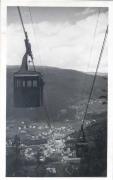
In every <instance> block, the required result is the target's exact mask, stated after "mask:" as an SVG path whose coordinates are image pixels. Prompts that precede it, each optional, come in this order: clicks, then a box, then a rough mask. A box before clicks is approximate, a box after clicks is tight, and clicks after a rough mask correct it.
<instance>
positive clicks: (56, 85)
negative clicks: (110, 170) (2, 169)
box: [6, 6, 109, 177]
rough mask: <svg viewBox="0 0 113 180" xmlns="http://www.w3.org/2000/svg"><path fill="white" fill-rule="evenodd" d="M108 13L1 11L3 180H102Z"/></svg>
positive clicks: (106, 10) (60, 9)
mask: <svg viewBox="0 0 113 180" xmlns="http://www.w3.org/2000/svg"><path fill="white" fill-rule="evenodd" d="M108 13H109V8H108V7H57V6H56V7H39V6H8V7H7V62H6V64H7V67H6V68H7V75H6V81H7V82H6V177H107V167H108V166H107V148H108V147H107V143H108V137H107V133H108V132H107V129H108V128H107V127H108V118H107V114H108V112H107V106H108V34H109V29H108Z"/></svg>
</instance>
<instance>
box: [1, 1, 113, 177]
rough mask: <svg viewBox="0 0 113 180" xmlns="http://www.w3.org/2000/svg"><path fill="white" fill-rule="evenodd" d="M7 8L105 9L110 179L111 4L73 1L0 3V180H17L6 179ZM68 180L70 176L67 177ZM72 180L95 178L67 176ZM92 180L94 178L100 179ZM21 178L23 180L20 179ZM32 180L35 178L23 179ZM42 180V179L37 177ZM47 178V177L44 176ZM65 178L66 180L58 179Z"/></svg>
mask: <svg viewBox="0 0 113 180" xmlns="http://www.w3.org/2000/svg"><path fill="white" fill-rule="evenodd" d="M8 6H33V7H35V6H37V7H38V6H39V7H45V6H47V7H108V9H109V19H108V21H109V33H108V119H107V120H108V136H107V142H108V146H107V177H104V178H102V177H100V178H101V180H104V179H105V180H106V179H109V180H110V179H112V178H113V129H112V127H113V119H112V118H113V114H112V111H113V110H112V109H113V85H112V82H113V2H111V1H79V0H78V1H77V0H49V1H48V0H7V1H6V0H2V1H1V38H0V39H1V57H0V137H1V140H0V142H1V143H0V156H1V157H0V179H1V180H4V179H13V180H16V179H20V178H16V177H13V178H12V177H10V178H9V177H6V61H7V7H8ZM69 178H70V177H69ZM71 178H74V179H76V180H78V179H80V180H82V179H89V180H93V179H95V177H93V178H90V177H83V178H81V177H71ZM100 178H96V179H100ZM21 179H23V180H24V179H25V177H24V178H22V177H21ZM27 179H31V180H32V179H33V180H34V179H36V178H32V177H30V178H27ZM38 179H40V180H41V179H42V178H38ZM46 179H49V177H46ZM51 179H56V178H51ZM59 179H68V178H63V177H62V178H59Z"/></svg>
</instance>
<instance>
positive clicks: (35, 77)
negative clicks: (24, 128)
mask: <svg viewBox="0 0 113 180" xmlns="http://www.w3.org/2000/svg"><path fill="white" fill-rule="evenodd" d="M18 11H19V15H20V19H21V22H22V26H23V30H24V34H25V47H26V52H25V54H24V56H23V59H22V65H21V67H20V69H19V71H18V72H16V73H14V105H15V107H38V106H41V105H43V85H44V82H43V78H42V74H41V73H40V72H37V71H36V70H35V66H34V62H33V55H32V51H31V44H30V42H29V39H28V36H27V32H26V31H25V28H24V25H23V21H22V17H21V14H20V10H19V8H18ZM28 57H30V58H31V62H32V64H33V67H34V69H33V70H30V69H29V68H28Z"/></svg>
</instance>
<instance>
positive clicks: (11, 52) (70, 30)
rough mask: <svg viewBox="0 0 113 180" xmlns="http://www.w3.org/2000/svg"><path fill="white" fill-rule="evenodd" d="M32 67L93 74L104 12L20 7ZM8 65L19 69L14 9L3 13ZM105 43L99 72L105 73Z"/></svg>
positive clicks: (20, 40)
mask: <svg viewBox="0 0 113 180" xmlns="http://www.w3.org/2000/svg"><path fill="white" fill-rule="evenodd" d="M20 10H21V15H22V18H23V22H24V25H25V29H26V31H27V33H28V36H29V40H30V42H31V45H32V52H33V56H34V63H35V65H39V66H53V67H58V68H65V69H74V70H78V71H84V72H95V69H96V65H97V62H98V59H99V55H100V50H101V47H102V43H103V39H104V35H105V31H106V27H107V24H108V9H107V8H105V7H104V8H102V7H101V8H99V7H98V8H86V7H85V8H84V7H30V8H29V7H20ZM7 25H8V26H7V36H8V58H7V64H8V65H21V62H22V57H23V55H24V53H25V45H24V38H25V37H24V33H23V29H22V25H21V22H20V18H19V14H18V10H17V8H16V7H8V13H7ZM107 48H108V47H107V40H106V44H105V47H104V52H103V55H102V59H101V63H100V67H99V72H102V73H106V72H107V66H108V62H107Z"/></svg>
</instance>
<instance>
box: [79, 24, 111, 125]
mask: <svg viewBox="0 0 113 180" xmlns="http://www.w3.org/2000/svg"><path fill="white" fill-rule="evenodd" d="M107 34H108V25H107V28H106V31H105V36H104V40H103V43H102V48H101V51H100V55H99V60H98V63H97V67H96V71H95V75H94V79H93V82H92V86H91V91H90V94H89V98H88V102H87V105H86V110H85V113H84V118H83V122H82V126H83V125H84V121H85V118H86V115H87V110H88V107H89V102H90V99H91V96H92V92H93V88H94V84H95V80H96V76H97V72H98V68H99V64H100V61H101V57H102V54H103V50H104V46H105V42H106V38H107Z"/></svg>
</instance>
